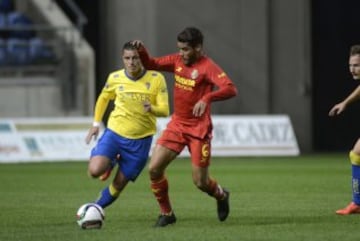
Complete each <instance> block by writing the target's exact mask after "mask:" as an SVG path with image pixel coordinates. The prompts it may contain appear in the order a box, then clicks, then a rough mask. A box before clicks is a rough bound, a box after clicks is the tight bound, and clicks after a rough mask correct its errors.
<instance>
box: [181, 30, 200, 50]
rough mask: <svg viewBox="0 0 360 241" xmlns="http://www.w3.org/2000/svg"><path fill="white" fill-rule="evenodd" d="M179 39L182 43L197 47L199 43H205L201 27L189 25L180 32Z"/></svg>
mask: <svg viewBox="0 0 360 241" xmlns="http://www.w3.org/2000/svg"><path fill="white" fill-rule="evenodd" d="M177 40H178V41H179V42H182V43H188V44H189V45H190V46H191V47H196V46H197V45H199V44H200V45H202V44H203V41H204V36H203V34H202V33H201V31H200V30H199V29H197V28H195V27H187V28H185V29H184V30H183V31H181V32H180V33H179V34H178V36H177Z"/></svg>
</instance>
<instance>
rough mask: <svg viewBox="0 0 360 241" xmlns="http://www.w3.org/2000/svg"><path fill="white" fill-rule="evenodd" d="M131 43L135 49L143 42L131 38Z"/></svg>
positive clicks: (141, 45)
mask: <svg viewBox="0 0 360 241" xmlns="http://www.w3.org/2000/svg"><path fill="white" fill-rule="evenodd" d="M131 43H132V45H134V46H135V47H136V48H137V49H139V48H141V47H143V46H144V44H143V42H142V41H141V40H137V39H136V40H133V41H131Z"/></svg>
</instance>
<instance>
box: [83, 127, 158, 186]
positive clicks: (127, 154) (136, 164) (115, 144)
mask: <svg viewBox="0 0 360 241" xmlns="http://www.w3.org/2000/svg"><path fill="white" fill-rule="evenodd" d="M152 138H153V137H152V136H148V137H144V138H141V139H128V138H125V137H122V136H120V135H118V134H116V133H115V132H113V131H111V130H110V129H105V131H104V134H103V135H102V136H101V137H100V139H99V141H98V143H97V144H96V146H95V147H94V148H93V149H92V151H91V156H90V157H93V156H106V157H107V158H109V159H110V160H115V159H116V156H117V155H118V154H120V160H118V161H117V162H118V164H119V167H120V169H119V170H121V172H122V173H123V174H124V176H125V177H126V179H128V180H130V181H135V180H136V178H137V177H138V176H139V175H140V173H141V171H142V170H143V169H144V167H145V165H146V162H147V160H148V158H149V151H150V148H151V143H152Z"/></svg>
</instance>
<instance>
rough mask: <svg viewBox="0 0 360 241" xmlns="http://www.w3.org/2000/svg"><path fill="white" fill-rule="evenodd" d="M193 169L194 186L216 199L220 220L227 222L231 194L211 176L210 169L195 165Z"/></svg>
mask: <svg viewBox="0 0 360 241" xmlns="http://www.w3.org/2000/svg"><path fill="white" fill-rule="evenodd" d="M192 169H193V172H192V176H193V182H194V184H195V185H196V187H197V188H199V189H200V190H201V191H203V192H206V193H207V194H208V195H209V196H212V197H214V198H215V199H216V204H217V215H218V219H219V220H220V221H225V220H226V218H227V217H228V215H229V212H230V205H229V198H230V192H229V191H228V190H226V189H225V188H222V187H221V186H220V185H219V184H218V182H217V181H216V180H215V179H212V178H211V177H210V176H209V170H208V167H199V166H196V165H193V167H192Z"/></svg>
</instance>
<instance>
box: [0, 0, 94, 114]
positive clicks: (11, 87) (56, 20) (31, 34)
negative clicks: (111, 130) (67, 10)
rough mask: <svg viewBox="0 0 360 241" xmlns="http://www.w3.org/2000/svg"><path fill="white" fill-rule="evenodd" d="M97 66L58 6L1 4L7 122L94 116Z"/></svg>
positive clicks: (18, 0) (0, 93)
mask: <svg viewBox="0 0 360 241" xmlns="http://www.w3.org/2000/svg"><path fill="white" fill-rule="evenodd" d="M94 61H95V60H94V51H93V50H92V48H91V47H90V45H89V44H88V43H87V42H86V40H85V39H83V37H82V35H81V32H80V31H79V29H78V28H77V27H76V26H75V25H74V24H72V23H71V21H70V20H69V19H68V18H67V16H66V15H65V14H64V13H63V12H62V10H61V9H60V8H59V6H58V5H57V4H56V2H55V1H52V0H0V111H1V114H2V117H47V116H48V117H54V116H83V115H89V114H90V113H91V112H92V109H91V108H92V107H91V106H93V102H94V99H95V98H94V94H95V80H94V78H95V73H94V66H95V64H94ZM16 95H24V96H25V97H26V99H23V100H19V99H18V98H16ZM9 98H10V99H9ZM44 100H45V103H43V102H44ZM19 102H21V103H19ZM40 102H41V103H40Z"/></svg>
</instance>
